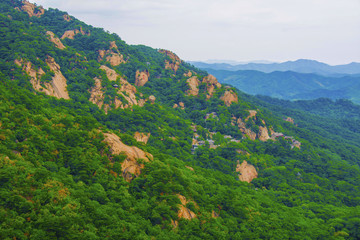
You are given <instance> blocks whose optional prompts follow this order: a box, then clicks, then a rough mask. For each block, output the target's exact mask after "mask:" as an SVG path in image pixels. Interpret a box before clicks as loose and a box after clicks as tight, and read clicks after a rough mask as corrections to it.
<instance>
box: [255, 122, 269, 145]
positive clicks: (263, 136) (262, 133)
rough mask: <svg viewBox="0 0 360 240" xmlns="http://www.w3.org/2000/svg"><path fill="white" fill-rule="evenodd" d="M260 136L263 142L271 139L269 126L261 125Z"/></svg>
mask: <svg viewBox="0 0 360 240" xmlns="http://www.w3.org/2000/svg"><path fill="white" fill-rule="evenodd" d="M258 138H259V140H260V141H263V142H265V141H267V140H269V139H270V137H269V132H268V130H267V127H263V126H260V127H259V136H258Z"/></svg>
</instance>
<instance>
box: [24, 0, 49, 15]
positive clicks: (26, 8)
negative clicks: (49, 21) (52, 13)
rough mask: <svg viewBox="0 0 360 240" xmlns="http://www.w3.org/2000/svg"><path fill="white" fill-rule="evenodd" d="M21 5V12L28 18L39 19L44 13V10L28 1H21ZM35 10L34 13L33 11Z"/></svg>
mask: <svg viewBox="0 0 360 240" xmlns="http://www.w3.org/2000/svg"><path fill="white" fill-rule="evenodd" d="M22 3H23V5H22V7H21V10H23V11H24V12H26V13H27V14H28V15H29V17H40V16H41V15H43V14H44V13H45V10H44V8H42V7H36V6H35V4H33V3H30V2H28V1H25V0H24V1H22ZM35 10H36V11H35Z"/></svg>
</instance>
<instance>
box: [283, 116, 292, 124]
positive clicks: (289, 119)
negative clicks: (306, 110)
mask: <svg viewBox="0 0 360 240" xmlns="http://www.w3.org/2000/svg"><path fill="white" fill-rule="evenodd" d="M284 120H285V121H286V122H289V123H292V124H294V119H293V118H291V117H287V118H285V119H284Z"/></svg>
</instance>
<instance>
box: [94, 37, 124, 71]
mask: <svg viewBox="0 0 360 240" xmlns="http://www.w3.org/2000/svg"><path fill="white" fill-rule="evenodd" d="M98 53H99V56H98V62H100V61H103V60H104V59H105V60H106V61H107V62H109V63H110V64H111V66H113V67H114V66H119V65H120V64H122V63H126V60H125V59H124V56H123V55H122V54H121V53H120V52H119V49H118V47H117V45H116V43H115V42H114V41H112V42H110V43H109V50H99V51H98Z"/></svg>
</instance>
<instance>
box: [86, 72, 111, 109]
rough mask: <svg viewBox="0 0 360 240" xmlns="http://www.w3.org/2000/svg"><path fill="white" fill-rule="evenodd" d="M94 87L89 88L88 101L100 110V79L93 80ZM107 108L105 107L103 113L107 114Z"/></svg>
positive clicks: (101, 92) (102, 101)
mask: <svg viewBox="0 0 360 240" xmlns="http://www.w3.org/2000/svg"><path fill="white" fill-rule="evenodd" d="M94 80H95V86H94V87H92V88H91V90H90V91H89V92H90V94H91V95H90V98H89V101H90V102H92V103H94V104H96V105H97V106H98V107H99V108H100V109H101V108H102V106H103V105H104V92H103V90H102V87H101V79H99V78H94ZM107 110H108V107H106V110H105V112H107Z"/></svg>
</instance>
